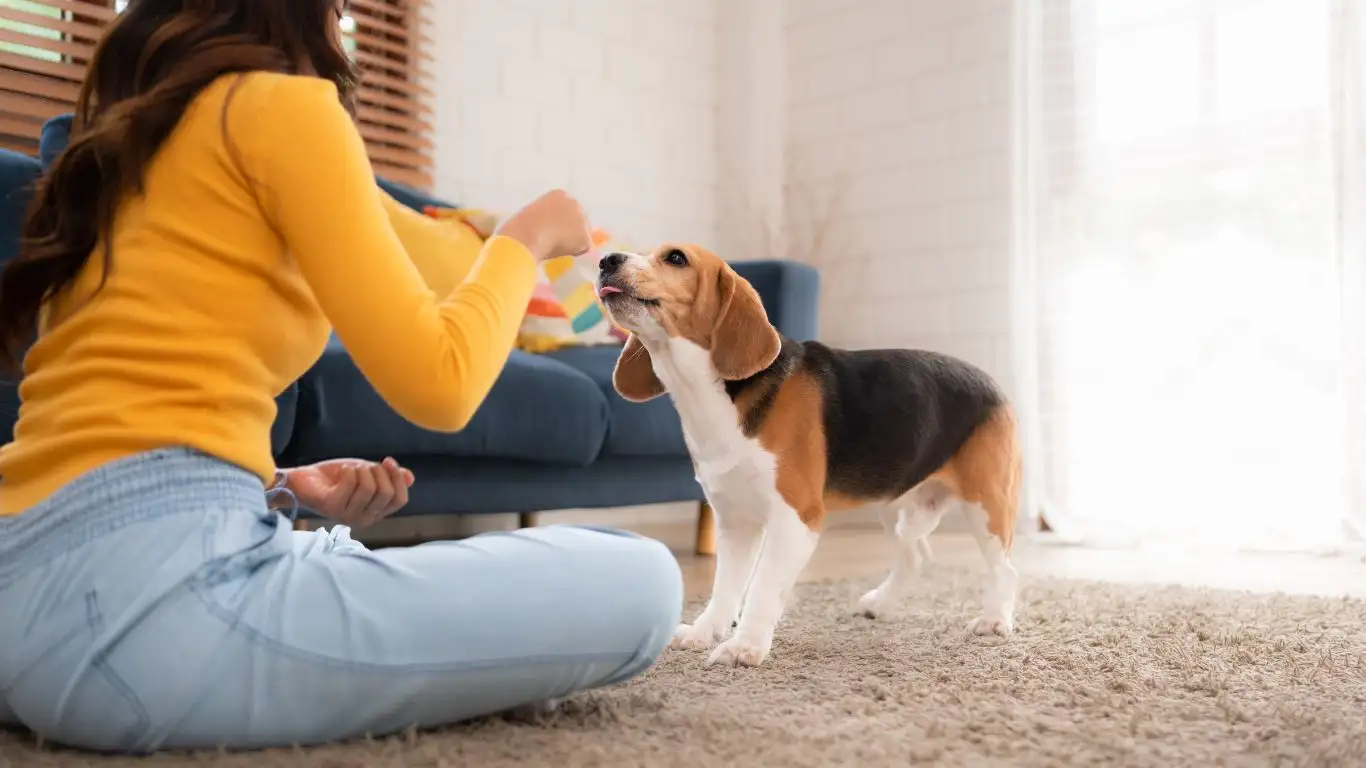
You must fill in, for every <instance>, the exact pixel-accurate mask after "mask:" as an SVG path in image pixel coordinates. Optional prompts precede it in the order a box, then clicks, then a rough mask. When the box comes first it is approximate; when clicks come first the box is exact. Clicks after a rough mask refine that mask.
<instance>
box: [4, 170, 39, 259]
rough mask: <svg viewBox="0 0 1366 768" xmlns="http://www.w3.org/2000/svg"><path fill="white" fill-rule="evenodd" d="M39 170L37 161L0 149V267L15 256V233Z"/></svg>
mask: <svg viewBox="0 0 1366 768" xmlns="http://www.w3.org/2000/svg"><path fill="white" fill-rule="evenodd" d="M41 172H42V166H41V165H40V164H39V163H38V161H37V160H35V159H33V158H31V157H29V156H28V155H23V154H20V153H18V152H11V151H10V150H8V149H0V266H3V265H4V264H5V263H6V262H8V261H9V260H10V259H12V258H14V257H15V256H18V255H19V236H20V235H21V234H22V233H23V229H24V217H25V216H26V215H27V214H28V204H29V201H30V200H32V199H33V183H34V182H35V181H37V179H38V175H39V173H41Z"/></svg>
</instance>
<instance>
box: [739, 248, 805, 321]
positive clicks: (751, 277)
mask: <svg viewBox="0 0 1366 768" xmlns="http://www.w3.org/2000/svg"><path fill="white" fill-rule="evenodd" d="M731 267H733V268H734V269H735V272H736V273H737V274H739V275H740V277H743V278H745V279H746V280H748V281H749V282H750V285H753V286H754V290H756V291H758V292H759V298H760V299H762V300H763V302H764V311H765V312H767V313H768V319H769V322H771V323H773V325H774V327H775V328H777V329H778V332H779V333H781V334H783V335H784V336H787V337H789V338H791V339H794V340H796V341H810V340H812V339H815V338H816V333H817V330H818V329H819V327H820V311H819V304H820V272H818V271H816V269H815V268H814V267H812V266H810V265H807V264H801V263H799V262H795V261H777V260H764V261H734V262H731Z"/></svg>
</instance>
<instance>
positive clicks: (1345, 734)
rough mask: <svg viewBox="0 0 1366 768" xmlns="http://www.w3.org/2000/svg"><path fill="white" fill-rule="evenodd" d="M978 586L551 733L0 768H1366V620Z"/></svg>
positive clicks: (23, 743) (664, 686)
mask: <svg viewBox="0 0 1366 768" xmlns="http://www.w3.org/2000/svg"><path fill="white" fill-rule="evenodd" d="M977 584H978V581H977V576H976V574H974V573H969V572H963V571H950V570H945V569H935V568H930V569H927V572H926V578H925V580H924V582H923V584H922V586H921V589H920V592H919V593H918V595H916V596H914V597H912V598H910V599H908V601H907V603H906V609H905V610H904V612H903V613H902V614H901V615H899V616H897V617H895V618H889V619H885V620H879V621H871V620H868V619H864V618H861V617H858V616H855V615H854V610H853V606H854V602H855V600H856V599H857V597H858V596H859V595H860V594H862V592H863V591H864V590H865V589H867V588H868V587H870V586H872V584H871V583H862V582H852V581H845V582H834V583H823V584H809V585H804V586H802V587H799V589H798V593H797V598H796V600H795V601H794V603H793V605H792V608H791V610H790V613H789V616H788V618H787V620H786V621H785V622H784V624H783V626H782V628H781V630H780V634H779V638H778V641H777V642H776V644H775V646H774V652H773V656H772V657H771V658H770V660H769V661H768V662H767V664H766V665H765V666H764V667H762V668H759V669H743V670H734V669H707V668H704V667H703V666H702V661H703V659H704V658H705V657H704V655H703V654H702V653H700V652H684V651H670V652H668V653H666V655H665V657H664V658H663V659H662V660H661V662H660V663H659V664H658V665H657V666H656V667H655V668H654V669H652V670H651V671H650V672H648V673H647V674H646V675H644V676H643V677H641V678H640V679H638V680H636V681H634V682H632V683H630V684H628V685H625V686H621V687H619V688H616V689H612V690H608V691H601V692H595V693H590V694H585V695H581V696H579V697H576V698H574V699H571V700H570V701H569V702H567V703H566V704H564V705H563V707H562V709H561V710H560V711H559V712H558V713H556V714H554V715H550V716H546V717H543V718H537V719H525V718H520V719H519V718H494V719H490V720H485V721H481V722H477V723H472V724H468V725H463V726H459V727H455V728H450V729H446V730H443V731H438V732H432V733H421V734H412V733H410V734H406V735H404V736H400V737H395V738H392V739H388V740H381V741H374V742H365V743H357V744H349V745H339V746H334V747H325V748H319V749H311V750H301V751H295V750H277V751H272V752H266V753H253V754H240V755H231V756H227V755H215V754H203V755H191V756H186V755H167V754H164V755H159V756H157V757H154V758H150V759H145V760H126V759H101V758H91V757H87V756H85V755H80V754H76V753H71V752H65V751H59V750H50V749H38V748H35V746H34V743H33V738H32V737H31V736H29V735H26V734H18V733H3V732H0V765H3V766H8V765H14V766H24V767H25V768H28V767H32V768H39V767H42V766H61V767H62V768H66V767H67V766H78V765H90V766H98V767H99V768H104V767H105V766H116V765H122V766H131V765H152V766H169V765H188V764H193V765H203V764H219V765H226V766H241V767H242V768H247V767H248V766H251V765H252V764H258V765H265V766H279V767H280V768H283V767H284V766H299V767H300V768H324V767H326V768H351V767H352V766H355V767H357V768H359V767H360V766H366V767H367V768H369V767H374V768H386V767H388V766H433V767H435V766H451V767H455V766H473V767H477V768H495V767H496V766H516V767H518V768H527V767H529V766H540V765H550V766H555V767H556V768H572V767H573V766H618V765H620V766H712V765H714V766H732V765H734V766H760V765H763V766H769V765H771V766H817V765H821V766H826V765H851V766H884V765H885V766H894V765H895V766H904V765H907V764H916V763H923V764H932V765H953V766H959V765H961V766H1053V765H1113V766H1164V767H1166V766H1263V765H1265V766H1363V765H1366V602H1361V601H1353V600H1334V599H1314V598H1302V597H1286V596H1264V595H1251V594H1242V593H1232V592H1213V591H1203V590H1194V589H1183V588H1163V587H1133V586H1118V585H1109V584H1099V583H1087V582H1075V581H1060V580H1052V579H1030V578H1026V579H1025V582H1024V585H1023V589H1022V594H1021V609H1020V617H1019V627H1018V631H1017V633H1016V635H1015V636H1014V637H1013V638H1010V639H1001V638H970V637H967V636H966V635H965V633H964V631H963V628H964V626H965V624H966V622H967V620H968V619H969V618H971V615H972V612H973V611H974V610H975V609H976V604H977V603H976V600H977ZM695 610H696V606H692V607H690V608H689V614H688V615H689V616H691V615H692V611H695Z"/></svg>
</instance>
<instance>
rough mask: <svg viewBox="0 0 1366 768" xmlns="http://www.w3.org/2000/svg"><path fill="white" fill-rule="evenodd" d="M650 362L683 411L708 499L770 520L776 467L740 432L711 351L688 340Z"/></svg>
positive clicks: (690, 449)
mask: <svg viewBox="0 0 1366 768" xmlns="http://www.w3.org/2000/svg"><path fill="white" fill-rule="evenodd" d="M650 359H651V362H652V365H653V367H654V371H655V375H656V376H658V377H659V380H660V382H661V383H662V384H664V387H665V389H667V390H668V392H669V397H670V398H672V399H673V402H674V407H675V408H677V410H678V416H679V419H680V420H681V421H682V423H683V439H684V441H685V442H686V443H687V446H688V452H689V453H690V454H692V457H693V461H694V462H695V463H696V464H697V481H698V482H699V483H701V484H702V488H703V489H704V490H705V491H706V492H707V497H708V498H709V499H711V501H712V502H713V503H714V504H716V505H717V506H718V507H721V506H722V505H724V507H725V508H726V509H727V511H728V512H732V511H733V512H742V511H752V513H753V514H755V515H756V516H760V517H762V516H764V515H765V514H767V512H768V507H769V506H770V504H769V501H770V500H771V498H772V496H773V495H774V493H775V489H776V481H777V463H776V461H775V460H774V457H773V454H771V453H769V452H768V451H767V450H764V447H763V446H762V445H760V443H759V441H758V440H755V439H754V438H751V437H746V436H745V434H744V432H743V431H742V430H741V428H740V421H739V418H738V417H737V415H736V411H735V405H734V403H732V402H731V399H730V396H728V395H727V394H726V390H725V386H724V385H723V384H722V383H721V381H720V380H719V379H718V378H717V377H716V373H715V370H714V369H713V368H712V365H711V358H710V357H709V355H708V353H707V351H706V350H704V349H702V348H701V347H699V346H697V345H696V344H694V343H692V342H690V341H687V340H684V339H670V340H669V341H668V342H666V343H665V345H664V349H660V350H653V349H652V350H651V352H650Z"/></svg>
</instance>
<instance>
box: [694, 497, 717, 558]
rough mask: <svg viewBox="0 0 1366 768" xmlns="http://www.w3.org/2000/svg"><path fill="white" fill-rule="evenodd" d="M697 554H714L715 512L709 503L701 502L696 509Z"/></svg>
mask: <svg viewBox="0 0 1366 768" xmlns="http://www.w3.org/2000/svg"><path fill="white" fill-rule="evenodd" d="M696 550H697V554H699V555H708V556H710V555H715V554H716V513H715V512H713V511H712V508H711V505H710V504H708V503H707V502H705V501H704V502H702V503H701V504H700V505H698V509H697V546H696Z"/></svg>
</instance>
